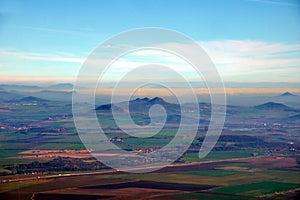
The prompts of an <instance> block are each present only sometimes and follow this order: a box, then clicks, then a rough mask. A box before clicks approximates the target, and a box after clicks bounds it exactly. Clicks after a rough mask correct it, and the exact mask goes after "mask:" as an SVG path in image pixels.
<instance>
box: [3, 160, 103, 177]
mask: <svg viewBox="0 0 300 200" xmlns="http://www.w3.org/2000/svg"><path fill="white" fill-rule="evenodd" d="M105 168H107V167H106V166H105V165H103V164H102V163H101V162H99V161H96V160H92V159H89V160H87V159H85V160H84V159H79V158H69V157H58V158H55V159H53V160H51V161H49V162H38V161H35V162H32V163H29V164H18V165H17V166H10V167H8V168H7V169H9V170H11V171H12V172H13V173H17V174H23V173H33V172H59V171H85V170H99V169H105Z"/></svg>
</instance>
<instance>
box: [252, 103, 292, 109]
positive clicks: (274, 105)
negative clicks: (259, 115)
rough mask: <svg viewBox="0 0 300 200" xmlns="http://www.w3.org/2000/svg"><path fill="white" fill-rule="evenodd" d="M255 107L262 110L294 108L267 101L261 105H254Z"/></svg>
mask: <svg viewBox="0 0 300 200" xmlns="http://www.w3.org/2000/svg"><path fill="white" fill-rule="evenodd" d="M254 108H256V109H260V110H293V109H292V108H290V107H288V106H286V105H284V104H281V103H274V102H267V103H264V104H261V105H257V106H254Z"/></svg>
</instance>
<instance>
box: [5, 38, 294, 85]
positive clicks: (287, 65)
mask: <svg viewBox="0 0 300 200" xmlns="http://www.w3.org/2000/svg"><path fill="white" fill-rule="evenodd" d="M199 44H200V46H201V47H202V48H203V49H204V50H205V51H206V52H207V54H208V55H209V56H210V57H211V59H212V61H213V62H214V63H215V65H216V67H217V69H218V71H219V73H220V75H221V76H222V78H223V79H224V80H225V81H237V80H238V81H241V80H242V81H253V82H255V81H258V82H261V81H275V82H290V81H297V82H299V77H298V76H299V74H300V67H299V66H300V44H286V43H272V42H265V41H256V40H217V41H200V42H199ZM167 45H173V46H174V45H177V48H178V49H186V50H188V51H189V53H190V55H192V56H199V55H198V54H197V52H196V51H195V50H194V49H192V48H189V46H188V45H187V44H178V43H176V44H175V43H174V44H167ZM183 45H185V46H183ZM162 46H163V45H162ZM0 59H1V65H0V67H1V68H3V67H5V66H9V65H10V64H11V63H14V64H12V65H11V66H12V67H13V66H19V67H21V66H22V65H23V63H24V61H28V62H27V65H28V63H29V64H30V65H32V66H36V68H38V66H39V64H41V62H42V63H47V66H50V65H51V63H53V65H54V62H59V63H60V66H64V65H66V66H67V63H75V64H77V65H72V66H76V68H77V67H80V65H79V64H82V63H83V62H84V60H85V58H84V56H81V57H80V56H75V55H74V54H72V53H66V52H56V53H36V52H23V51H18V50H15V49H4V48H2V49H1V48H0ZM35 61H39V62H35ZM104 61H105V60H103V59H101V58H99V60H95V63H91V64H92V65H94V66H95V67H97V68H98V67H99V66H102V67H103V65H104V64H103V63H108V62H104ZM31 62H32V64H31ZM149 64H152V65H153V64H154V65H164V66H169V67H170V68H172V69H173V70H175V71H177V72H178V73H179V74H181V75H183V76H185V77H187V78H190V80H193V79H194V78H195V71H194V69H193V68H192V67H191V66H189V65H188V64H187V63H186V62H185V61H183V60H181V59H180V58H177V57H176V56H174V55H168V54H167V53H161V52H156V51H151V50H144V51H138V52H135V53H133V54H130V55H128V56H125V57H122V58H120V59H119V60H117V61H116V62H114V63H113V65H112V66H111V67H110V68H108V70H107V73H106V75H105V76H104V78H105V79H106V80H108V81H114V80H118V79H119V78H121V77H122V76H123V75H124V74H126V73H127V72H128V71H131V70H133V69H135V68H137V67H139V66H145V65H149ZM67 68H68V69H69V66H68V67H66V68H64V69H65V70H67ZM3 69H4V68H3ZM18 69H19V70H20V72H19V74H22V72H21V70H22V68H18ZM150 71H151V70H150ZM68 72H70V76H72V75H71V74H73V75H74V74H75V72H74V71H72V70H71V69H70V71H66V72H65V74H67V73H68ZM144 72H145V73H146V72H147V73H148V71H147V70H146V71H145V70H144V71H136V73H139V75H137V76H133V77H135V78H134V79H135V80H138V79H139V78H140V79H142V78H143V77H144V76H143V75H142V74H143V73H144ZM41 73H42V72H41ZM152 74H153V77H157V78H160V79H164V80H165V79H166V78H168V80H172V77H168V74H170V73H168V72H167V71H166V70H164V69H163V68H162V69H161V70H154V71H153V72H152ZM158 74H159V75H162V76H158ZM148 75H149V74H148ZM164 75H166V77H164ZM150 76H151V73H150ZM172 76H173V75H172ZM166 80H167V79H166ZM197 80H198V78H197Z"/></svg>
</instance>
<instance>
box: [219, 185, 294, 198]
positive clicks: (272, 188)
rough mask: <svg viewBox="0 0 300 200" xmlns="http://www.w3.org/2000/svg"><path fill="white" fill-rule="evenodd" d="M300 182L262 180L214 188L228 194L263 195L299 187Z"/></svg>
mask: <svg viewBox="0 0 300 200" xmlns="http://www.w3.org/2000/svg"><path fill="white" fill-rule="evenodd" d="M299 187H300V184H293V183H282V182H276V181H262V182H258V183H250V184H242V185H234V186H228V187H222V188H216V189H214V191H215V192H222V193H228V194H237V195H245V196H261V195H266V194H272V193H275V192H282V191H287V190H293V189H296V188H299Z"/></svg>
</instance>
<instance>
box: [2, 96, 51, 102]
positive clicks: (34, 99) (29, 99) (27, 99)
mask: <svg viewBox="0 0 300 200" xmlns="http://www.w3.org/2000/svg"><path fill="white" fill-rule="evenodd" d="M48 101H49V100H46V99H41V98H38V97H34V96H26V97H22V98H16V99H12V100H9V101H7V102H11V103H12V102H18V103H25V102H26V103H45V102H48Z"/></svg>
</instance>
